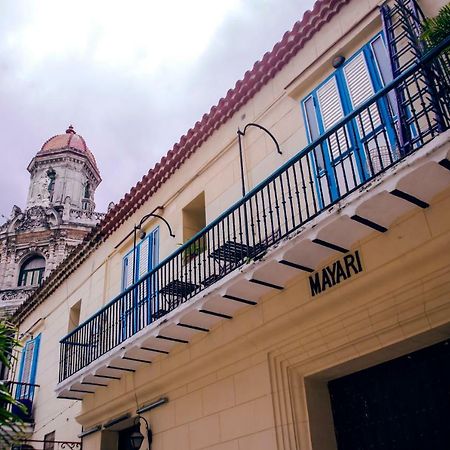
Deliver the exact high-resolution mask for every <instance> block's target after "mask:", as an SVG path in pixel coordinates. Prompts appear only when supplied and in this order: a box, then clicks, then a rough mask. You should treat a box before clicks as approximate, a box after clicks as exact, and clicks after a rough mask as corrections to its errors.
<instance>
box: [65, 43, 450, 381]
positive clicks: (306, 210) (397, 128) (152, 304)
mask: <svg viewBox="0 0 450 450" xmlns="http://www.w3.org/2000/svg"><path fill="white" fill-rule="evenodd" d="M449 44H450V40H449V39H447V40H446V41H445V42H444V43H442V44H441V45H440V46H439V47H437V48H435V49H433V50H432V51H431V52H429V53H427V54H426V55H425V56H424V57H422V58H421V59H420V60H419V61H418V62H416V63H415V64H413V65H411V66H410V67H409V68H408V69H407V70H405V71H404V72H402V73H401V74H400V75H399V76H398V77H397V78H395V79H394V80H393V81H392V82H390V83H389V84H388V85H387V86H385V87H384V88H383V89H381V90H380V91H378V92H377V93H376V94H375V95H373V96H372V97H371V98H370V99H368V100H367V101H365V102H363V103H362V104H360V105H359V106H358V107H357V108H356V109H355V110H354V111H353V112H352V113H350V114H348V115H347V116H346V117H345V118H344V119H343V120H341V121H340V122H339V123H337V124H336V125H334V126H333V127H332V128H330V129H329V130H327V131H326V132H325V133H324V134H322V135H321V136H320V137H319V138H318V139H317V140H315V141H314V142H313V143H311V144H310V145H308V146H306V148H305V149H303V150H302V151H300V152H299V153H298V154H297V155H296V156H295V157H293V158H292V159H290V160H289V161H288V162H286V163H285V164H284V165H282V166H281V167H280V168H279V169H277V170H276V171H275V172H274V173H273V174H272V175H271V176H269V177H268V178H267V179H266V180H265V181H263V182H262V183H260V184H259V185H258V186H257V187H255V188H254V189H253V190H252V191H250V192H249V193H247V194H246V195H245V196H244V197H243V198H242V199H241V200H239V201H238V202H237V203H236V204H234V205H233V206H232V207H231V208H229V209H228V210H227V211H225V212H224V213H223V214H221V215H220V216H219V217H218V218H217V219H216V220H214V221H213V222H212V223H210V224H209V225H208V226H207V227H205V228H204V229H203V230H202V231H201V232H199V233H198V234H197V235H196V236H194V237H193V238H192V239H190V240H189V241H188V242H187V243H185V244H184V245H183V246H182V247H180V248H179V249H178V250H177V251H175V252H174V253H173V254H171V255H170V256H169V257H167V258H166V259H165V260H164V261H162V262H161V263H160V264H159V265H158V266H157V267H155V268H154V269H153V270H152V271H151V272H149V273H148V274H146V275H145V276H143V277H142V278H141V279H140V280H139V281H138V282H136V283H135V284H134V285H132V286H131V287H130V288H128V289H127V290H125V291H124V292H122V293H121V294H120V295H118V296H117V297H116V298H114V299H113V300H112V301H110V302H109V303H108V304H107V305H106V306H104V307H103V308H102V309H100V310H99V311H98V312H97V313H96V314H95V315H93V316H92V317H90V318H89V319H88V320H86V321H85V322H84V323H82V324H81V325H80V326H78V327H77V328H76V329H75V330H73V331H72V332H71V333H69V334H68V335H67V336H65V337H64V338H63V339H62V340H61V341H60V344H61V345H60V375H59V377H60V378H59V379H60V381H63V380H64V379H66V378H68V377H70V376H71V375H73V374H74V373H76V372H78V371H79V370H81V369H82V368H83V367H86V366H87V365H89V364H90V363H91V362H93V361H95V360H96V359H97V358H99V357H100V356H102V355H103V354H105V353H106V352H108V351H109V350H111V349H113V348H115V347H117V346H118V345H120V344H121V343H123V342H124V341H126V340H127V339H128V338H129V337H131V336H133V335H134V334H136V333H137V332H139V331H140V330H142V329H143V328H145V327H147V326H149V325H150V324H151V323H152V322H154V321H155V320H157V319H158V318H160V317H162V316H163V315H165V314H167V313H168V312H170V311H172V310H174V309H175V308H177V307H178V306H179V305H180V304H183V303H185V302H188V301H189V300H190V299H192V298H193V297H194V296H195V295H197V294H198V293H199V292H201V291H203V290H204V289H206V288H208V287H209V286H211V285H212V284H214V283H215V282H217V281H218V280H220V279H221V278H223V277H224V276H226V275H227V274H229V273H230V272H232V271H233V270H235V269H236V268H238V267H239V266H241V265H243V264H245V263H246V262H249V261H251V260H253V259H255V258H258V257H260V256H261V255H262V254H264V252H266V251H267V249H268V248H269V247H271V246H272V245H274V244H276V243H277V242H279V241H280V240H281V239H283V238H285V237H286V236H288V235H289V234H291V233H292V232H294V231H295V230H298V229H299V228H300V227H302V226H304V225H305V224H306V223H307V222H308V221H310V220H312V219H313V218H315V217H317V216H318V215H319V214H320V213H321V212H322V211H324V210H326V209H328V208H329V207H330V206H331V205H333V204H335V203H336V202H338V201H340V200H341V199H343V198H344V197H346V196H348V195H349V194H350V193H352V192H354V191H356V190H357V189H359V188H360V187H362V186H363V185H365V184H366V183H368V182H369V181H370V180H372V179H373V178H374V177H376V176H378V175H380V174H381V173H383V172H384V171H386V170H387V169H388V168H390V167H392V166H394V165H395V164H396V163H398V162H399V161H400V160H402V159H403V158H405V157H407V155H409V154H411V153H412V152H416V151H418V150H419V149H420V148H421V147H422V146H423V145H424V144H426V143H427V142H429V141H431V140H432V139H433V138H434V137H435V136H437V135H438V134H439V133H441V132H443V131H444V130H445V129H447V128H448V127H449V122H450V111H449V107H450V74H449V67H450V64H449V58H448V55H447V54H446V53H445V52H442V50H443V49H444V48H446V47H447V46H448V45H449ZM400 110H401V111H402V113H401V114H400ZM400 122H401V124H400ZM330 153H332V154H333V155H334V159H333V160H331V159H330V158H329V157H327V156H328V155H329V154H330ZM326 161H328V162H327V163H325V162H326ZM330 161H331V162H330Z"/></svg>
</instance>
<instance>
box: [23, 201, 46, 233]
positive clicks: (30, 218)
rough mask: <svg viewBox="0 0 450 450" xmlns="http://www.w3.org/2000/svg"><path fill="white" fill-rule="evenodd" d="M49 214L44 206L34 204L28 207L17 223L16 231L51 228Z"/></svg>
mask: <svg viewBox="0 0 450 450" xmlns="http://www.w3.org/2000/svg"><path fill="white" fill-rule="evenodd" d="M48 219H49V218H48V215H47V213H46V210H45V208H43V207H42V206H32V207H31V208H29V209H27V210H26V211H25V213H24V214H22V217H21V218H19V221H18V223H17V225H16V231H27V230H34V229H36V228H50V223H49V220H48Z"/></svg>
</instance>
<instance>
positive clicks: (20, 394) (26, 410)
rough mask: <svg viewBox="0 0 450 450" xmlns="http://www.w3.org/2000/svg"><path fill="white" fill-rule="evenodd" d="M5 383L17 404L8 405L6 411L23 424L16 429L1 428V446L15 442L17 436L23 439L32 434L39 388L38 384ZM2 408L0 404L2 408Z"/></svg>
mask: <svg viewBox="0 0 450 450" xmlns="http://www.w3.org/2000/svg"><path fill="white" fill-rule="evenodd" d="M3 383H4V384H5V385H6V386H7V388H8V392H9V393H10V395H11V396H12V397H13V398H14V399H16V402H17V404H16V405H11V404H7V405H6V410H7V411H8V412H10V413H13V414H14V415H15V416H16V417H17V418H18V419H19V420H20V421H21V422H22V423H21V424H20V425H16V426H14V427H11V426H9V425H2V426H0V446H1V445H2V444H4V445H7V444H11V443H12V442H15V441H16V437H17V436H20V437H21V438H23V436H24V435H29V434H31V433H32V431H33V427H34V419H33V402H34V396H35V394H36V390H37V388H39V385H37V384H29V383H20V382H15V381H5V382H3ZM2 406H3V405H1V404H0V408H1V407H2ZM4 407H5V406H3V408H4ZM2 448H3V447H2Z"/></svg>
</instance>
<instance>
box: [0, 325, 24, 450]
mask: <svg viewBox="0 0 450 450" xmlns="http://www.w3.org/2000/svg"><path fill="white" fill-rule="evenodd" d="M14 335H15V329H14V328H13V327H12V326H11V325H10V324H8V323H7V322H0V364H2V365H3V366H4V367H6V368H9V367H10V365H11V360H12V358H13V355H12V349H13V348H14V347H16V346H18V345H20V344H19V342H18V341H17V340H16V339H15V337H14ZM13 405H15V406H17V407H18V408H20V409H23V410H24V411H25V407H24V406H23V405H22V404H20V403H18V402H17V401H16V400H15V399H14V398H13V397H12V395H11V393H10V389H9V386H8V384H7V383H5V382H3V381H0V444H3V443H6V444H10V443H12V442H13V438H12V436H13V435H15V434H16V433H19V432H20V430H21V426H22V420H21V419H20V418H18V417H17V416H16V415H14V414H13V413H12V412H11V407H12V406H13Z"/></svg>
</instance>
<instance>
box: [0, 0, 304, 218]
mask: <svg viewBox="0 0 450 450" xmlns="http://www.w3.org/2000/svg"><path fill="white" fill-rule="evenodd" d="M312 4H313V0H215V1H211V0H189V1H186V0H171V1H169V0H166V1H155V0H130V1H129V2H124V1H123V0H121V1H115V0H108V1H103V0H95V1H92V0H78V1H77V2H69V1H66V0H29V1H26V0H21V1H15V0H0V154H1V162H0V167H1V172H0V193H1V194H0V215H4V216H9V214H10V211H11V208H12V205H13V204H17V205H19V206H21V207H23V206H24V205H25V201H26V195H27V188H28V182H29V175H28V172H27V171H26V167H27V165H28V163H29V162H30V160H31V158H32V157H33V155H34V154H35V153H36V152H37V151H38V150H39V149H40V148H41V146H42V144H43V142H44V141H45V140H47V139H48V138H49V137H51V136H53V135H55V134H60V133H63V132H64V131H65V129H66V128H67V126H68V125H69V124H73V125H74V127H75V129H76V131H77V132H78V133H79V134H81V135H82V136H83V137H84V138H85V140H86V142H87V144H88V146H89V147H90V149H91V150H92V151H93V153H94V154H95V156H96V159H97V162H98V166H99V168H100V172H101V175H102V178H103V182H102V184H101V185H100V187H99V188H98V190H97V194H96V202H97V209H98V210H100V211H105V210H106V207H107V205H108V203H109V202H110V201H114V202H117V201H118V200H119V199H120V198H121V197H122V196H123V195H124V194H125V192H127V191H128V190H129V189H130V187H131V186H133V185H134V184H136V182H137V181H138V180H139V179H140V178H141V177H142V175H144V174H145V173H146V172H147V171H148V169H149V168H150V167H152V166H153V165H154V164H155V162H157V161H158V160H159V159H160V158H161V156H162V155H164V154H165V153H166V152H167V151H168V150H169V149H170V148H171V147H172V146H173V144H174V143H175V142H177V141H178V140H179V138H180V136H181V135H182V134H185V133H186V132H187V130H188V129H189V128H190V127H192V126H193V125H194V124H195V122H196V121H197V120H199V119H200V118H201V117H202V115H203V114H204V113H205V112H208V111H209V109H210V107H211V106H212V105H213V104H216V103H217V101H218V100H219V99H220V97H223V96H224V95H225V94H226V92H227V91H228V89H229V88H231V87H233V86H234V84H235V82H236V81H237V80H238V79H240V78H242V77H243V75H244V73H245V71H246V70H248V69H250V68H251V67H252V66H253V64H254V62H255V61H256V60H258V59H261V57H262V56H263V54H264V53H265V52H266V51H268V50H271V49H272V47H273V45H274V44H275V43H276V42H278V41H279V40H280V39H281V37H282V35H283V33H284V32H285V31H287V30H290V29H291V28H292V26H293V24H294V23H295V22H296V21H297V20H300V18H301V17H302V15H303V12H304V11H306V10H307V9H310V8H311V7H312ZM125 5H126V6H125ZM3 220H4V219H3V218H2V217H1V216H0V223H1V222H3Z"/></svg>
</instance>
